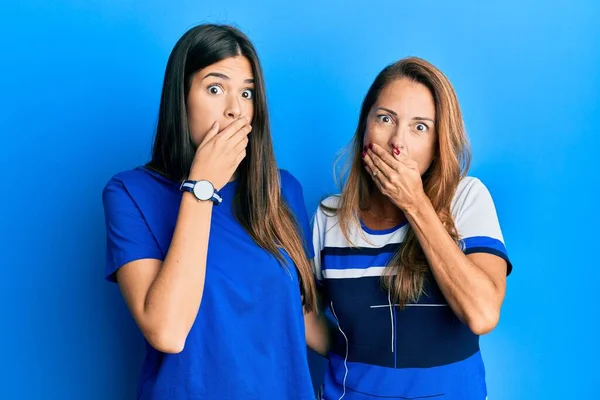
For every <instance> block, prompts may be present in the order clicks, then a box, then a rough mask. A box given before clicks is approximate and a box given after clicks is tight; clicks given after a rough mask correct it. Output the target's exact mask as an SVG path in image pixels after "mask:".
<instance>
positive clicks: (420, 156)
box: [409, 143, 435, 175]
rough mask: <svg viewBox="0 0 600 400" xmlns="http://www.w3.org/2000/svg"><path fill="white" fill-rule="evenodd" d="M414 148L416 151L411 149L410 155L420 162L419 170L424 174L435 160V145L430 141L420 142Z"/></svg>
mask: <svg viewBox="0 0 600 400" xmlns="http://www.w3.org/2000/svg"><path fill="white" fill-rule="evenodd" d="M409 149H410V147H409ZM413 149H414V151H411V154H410V156H411V158H412V159H413V160H415V161H416V162H417V163H418V164H419V172H421V175H423V174H424V173H425V171H427V169H428V168H429V167H430V166H431V163H432V162H433V159H434V157H435V147H434V146H432V145H431V144H429V143H427V144H424V143H420V144H419V145H417V146H414V147H413Z"/></svg>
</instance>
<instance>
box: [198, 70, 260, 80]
mask: <svg viewBox="0 0 600 400" xmlns="http://www.w3.org/2000/svg"><path fill="white" fill-rule="evenodd" d="M209 76H214V77H216V78H221V79H223V80H226V81H228V80H229V77H228V76H227V75H225V74H222V73H220V72H209V73H208V74H206V76H205V77H204V78H202V80H204V79H206V78H208V77H209ZM244 83H254V78H250V79H246V80H245V81H244Z"/></svg>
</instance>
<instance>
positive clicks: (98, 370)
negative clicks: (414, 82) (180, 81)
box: [0, 0, 600, 400]
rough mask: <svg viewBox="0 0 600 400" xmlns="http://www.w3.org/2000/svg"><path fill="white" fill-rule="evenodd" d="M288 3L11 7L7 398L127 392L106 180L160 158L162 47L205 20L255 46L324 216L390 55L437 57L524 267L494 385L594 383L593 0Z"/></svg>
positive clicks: (2, 99) (133, 335)
mask: <svg viewBox="0 0 600 400" xmlns="http://www.w3.org/2000/svg"><path fill="white" fill-rule="evenodd" d="M284 3H286V4H284ZM287 3H288V2H281V1H272V0H271V1H263V2H249V1H239V2H221V1H214V2H204V1H187V2H186V1H179V0H171V1H167V2H166V1H156V0H151V1H127V0H104V1H90V0H87V1H68V0H55V1H52V2H49V1H44V2H42V1H32V0H21V2H20V4H19V5H17V4H16V1H15V2H9V3H3V6H2V11H0V51H1V53H0V54H1V56H0V57H1V63H0V72H1V74H0V127H1V131H0V132H1V135H2V136H1V137H2V142H1V143H2V146H0V167H1V169H2V193H1V194H2V195H1V196H0V205H1V210H2V211H1V217H0V218H1V219H0V223H1V225H0V228H1V229H0V235H2V236H1V240H0V246H2V250H1V251H2V255H3V262H2V267H3V268H2V274H3V276H2V280H1V281H0V302H1V305H0V318H1V319H0V320H1V321H2V328H1V329H0V343H2V361H1V364H0V369H1V371H0V398H2V399H88V400H93V399H131V398H134V393H135V386H136V382H137V377H138V373H139V367H140V363H141V359H142V355H143V345H142V336H141V335H140V334H139V333H138V331H137V328H136V326H135V324H134V323H133V320H132V319H131V317H130V316H129V313H128V311H127V309H126V307H125V305H124V302H123V300H122V298H121V295H120V293H119V290H118V287H117V286H115V285H112V284H109V283H106V282H104V281H103V267H104V221H103V211H102V205H101V200H100V194H101V190H102V187H103V186H104V184H105V183H106V182H107V180H108V179H109V178H110V176H112V175H113V174H114V173H116V172H118V171H120V170H123V169H129V168H132V167H134V166H136V165H139V164H142V163H144V162H146V161H147V159H148V157H149V152H150V147H151V142H152V137H153V134H154V128H155V124H156V119H157V108H158V101H159V95H160V90H161V84H162V78H163V73H164V68H165V65H166V61H167V57H168V55H169V52H170V51H171V49H172V47H173V45H174V43H175V41H176V40H177V39H178V38H179V36H180V35H181V34H183V32H184V31H185V30H187V29H188V28H190V27H191V26H192V25H194V24H196V23H199V22H226V23H234V24H237V25H238V26H239V27H241V28H242V29H243V30H244V31H245V32H246V33H247V34H248V35H249V36H250V38H251V39H252V40H253V42H254V43H255V45H256V47H257V49H258V52H259V55H260V57H261V60H262V63H263V66H264V70H265V77H266V82H267V89H268V98H269V104H270V112H271V116H272V126H273V134H274V140H275V145H276V153H277V157H278V161H279V163H280V165H281V166H282V167H284V168H287V169H289V170H290V171H291V172H292V173H294V174H295V175H296V176H297V177H298V178H299V180H300V181H301V182H302V184H303V185H304V190H305V196H306V202H307V208H308V209H309V212H310V213H312V212H313V211H314V209H315V207H316V205H317V202H318V200H319V199H320V198H321V196H323V195H325V194H327V193H331V192H333V191H335V186H334V183H333V180H332V174H331V169H332V168H331V165H332V161H333V159H334V156H335V154H336V152H337V151H338V150H339V149H340V148H341V147H342V146H344V145H345V144H346V143H347V142H348V140H349V139H350V138H351V136H352V133H353V131H354V128H355V124H356V119H357V116H358V109H359V106H360V102H361V101H362V97H363V96H364V94H365V92H366V90H367V88H368V86H369V85H370V83H371V81H372V80H373V78H374V77H375V75H376V74H377V73H378V72H379V70H380V69H382V68H383V67H384V66H385V65H386V64H388V63H390V62H392V61H395V60H397V59H399V58H401V57H404V56H408V55H417V56H420V57H423V58H426V59H428V60H429V61H431V62H433V63H434V64H436V65H437V66H438V67H439V68H440V69H442V70H443V71H444V72H445V73H446V74H447V75H448V77H449V78H450V80H451V81H452V82H453V84H454V86H455V88H456V91H457V93H458V96H459V99H460V101H461V104H462V108H463V111H464V118H465V121H466V124H467V127H468V131H469V134H470V138H471V142H472V148H473V153H474V162H473V166H472V170H471V174H472V175H474V176H477V177H479V178H480V179H482V181H483V182H484V183H485V184H486V185H487V186H488V187H489V189H490V190H491V192H492V194H493V196H494V198H495V201H496V205H497V208H498V213H499V216H500V219H501V224H502V227H503V230H504V234H505V239H506V242H507V246H508V249H509V252H510V255H511V257H512V260H513V263H514V265H515V270H514V273H513V275H511V277H510V278H509V282H508V293H507V298H506V302H505V305H504V307H503V314H502V318H501V322H500V324H499V326H498V327H497V329H496V330H495V331H494V332H492V333H491V334H489V335H488V336H486V337H484V338H482V346H483V351H484V359H485V361H486V365H487V371H488V386H489V393H490V396H489V398H490V399H494V400H499V399H503V400H509V399H510V400H514V399H563V398H565V399H566V398H568V399H579V398H581V399H590V398H593V397H594V396H595V395H596V394H595V393H596V392H597V390H593V389H594V387H595V384H596V381H597V373H596V372H594V370H595V369H596V368H597V359H598V356H600V346H599V344H598V315H599V313H598V311H597V308H596V306H595V303H594V301H595V299H596V297H597V295H598V290H597V287H598V285H597V279H598V278H599V277H600V272H599V268H598V267H599V265H598V264H599V263H598V259H597V257H596V256H594V255H592V252H591V248H592V246H593V245H594V244H595V242H596V241H597V232H598V230H597V226H598V223H599V222H600V221H599V219H598V214H597V213H596V207H595V204H593V202H594V199H597V197H596V195H593V193H595V192H596V187H597V186H598V182H599V180H598V177H597V174H596V171H595V170H593V165H595V164H594V162H595V161H597V160H598V158H597V157H598V156H597V151H596V150H597V148H598V144H599V141H598V130H597V128H596V127H597V123H598V122H597V121H598V118H599V117H600V45H599V41H600V27H599V26H600V24H599V20H600V18H599V17H600V5H598V2H597V1H595V0H589V1H584V0H570V1H564V0H555V2H554V5H553V6H549V5H548V4H550V2H548V1H527V2H524V1H516V0H505V1H498V2H496V1H492V2H479V1H467V0H457V1H452V2H440V1H431V0H429V1H418V2H406V1H399V0H394V1H381V2H364V1H363V2H356V4H351V3H348V2H344V1H329V2H309V1H304V2H300V3H296V4H287ZM595 128H596V129H595ZM311 360H312V362H313V372H314V376H315V379H316V381H317V382H318V381H320V379H321V372H322V369H323V365H322V362H321V360H320V359H318V358H316V357H314V356H311Z"/></svg>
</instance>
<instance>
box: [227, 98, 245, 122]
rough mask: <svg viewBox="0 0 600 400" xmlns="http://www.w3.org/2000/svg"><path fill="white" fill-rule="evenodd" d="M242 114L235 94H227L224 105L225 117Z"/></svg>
mask: <svg viewBox="0 0 600 400" xmlns="http://www.w3.org/2000/svg"><path fill="white" fill-rule="evenodd" d="M241 115H242V105H241V104H240V99H239V97H238V96H236V95H232V96H229V98H228V99H227V105H226V107H225V117H227V118H229V119H235V118H239V117H240V116H241Z"/></svg>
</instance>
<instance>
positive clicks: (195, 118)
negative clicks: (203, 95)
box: [187, 98, 219, 146]
mask: <svg viewBox="0 0 600 400" xmlns="http://www.w3.org/2000/svg"><path fill="white" fill-rule="evenodd" d="M187 114H188V128H189V130H190V136H191V138H192V142H193V143H194V145H196V146H198V144H200V143H201V142H202V139H204V136H206V134H207V133H208V131H209V129H210V127H211V126H212V124H213V123H214V122H215V121H218V120H219V119H218V115H217V114H216V113H215V111H214V110H213V109H211V107H210V103H209V102H206V101H201V99H198V98H195V99H193V98H188V105H187Z"/></svg>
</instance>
